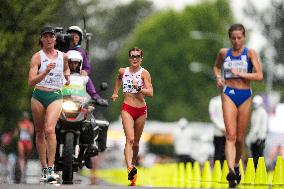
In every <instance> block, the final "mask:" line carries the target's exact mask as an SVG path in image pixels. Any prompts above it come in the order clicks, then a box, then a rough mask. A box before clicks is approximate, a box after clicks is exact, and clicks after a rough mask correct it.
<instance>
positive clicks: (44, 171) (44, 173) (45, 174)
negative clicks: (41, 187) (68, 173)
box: [40, 167, 47, 182]
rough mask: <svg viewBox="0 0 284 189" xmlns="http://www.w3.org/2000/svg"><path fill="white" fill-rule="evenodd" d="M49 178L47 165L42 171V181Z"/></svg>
mask: <svg viewBox="0 0 284 189" xmlns="http://www.w3.org/2000/svg"><path fill="white" fill-rule="evenodd" d="M46 180H47V167H44V168H43V169H42V171H41V178H40V182H46Z"/></svg>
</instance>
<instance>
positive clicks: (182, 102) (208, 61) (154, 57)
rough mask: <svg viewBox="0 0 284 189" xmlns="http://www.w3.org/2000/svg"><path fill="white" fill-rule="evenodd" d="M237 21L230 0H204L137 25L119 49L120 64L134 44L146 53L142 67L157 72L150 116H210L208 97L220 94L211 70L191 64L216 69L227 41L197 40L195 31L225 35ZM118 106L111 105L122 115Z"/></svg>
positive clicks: (167, 118) (114, 112)
mask: <svg viewBox="0 0 284 189" xmlns="http://www.w3.org/2000/svg"><path fill="white" fill-rule="evenodd" d="M230 23H232V12H231V11H230V6H229V4H228V2H227V1H225V0H218V1H216V2H211V1H210V2H203V3H200V4H198V5H195V6H189V7H187V8H186V9H184V10H183V11H182V12H175V11H171V10H170V11H162V12H159V13H156V14H154V15H152V16H151V17H149V18H146V19H145V20H144V21H143V23H142V24H140V25H139V26H137V27H136V29H135V30H134V33H133V36H132V38H131V39H130V40H129V41H128V42H127V43H126V44H125V46H123V48H122V50H121V51H120V53H119V59H118V60H119V62H118V66H117V67H125V66H127V64H126V62H128V56H127V52H128V50H129V49H130V48H131V47H133V46H138V47H140V48H142V49H143V51H144V59H143V63H142V66H144V67H145V68H146V69H148V70H149V71H150V73H151V75H152V80H153V86H154V98H153V99H149V100H148V105H149V114H148V118H149V119H156V120H162V121H173V120H177V119H179V118H180V117H185V118H188V119H189V120H194V121H206V120H208V102H209V99H210V98H211V97H212V96H214V95H216V94H217V93H218V91H217V89H216V86H215V82H214V81H213V80H212V77H209V76H208V72H200V73H193V72H191V71H190V70H189V69H188V66H189V64H190V63H191V62H200V63H201V64H202V65H203V66H204V67H206V68H208V69H210V70H212V68H213V64H214V61H215V58H216V54H217V52H218V50H219V49H220V47H222V43H221V42H219V41H216V40H208V39H207V40H206V39H203V40H196V39H193V38H191V36H190V31H193V30H199V31H202V32H210V33H215V34H218V35H220V36H223V37H225V36H226V33H227V28H228V26H229V25H230ZM119 104H120V103H116V105H115V106H114V107H113V108H112V115H118V113H117V112H119Z"/></svg>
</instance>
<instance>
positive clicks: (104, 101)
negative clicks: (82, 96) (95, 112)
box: [96, 98, 108, 106]
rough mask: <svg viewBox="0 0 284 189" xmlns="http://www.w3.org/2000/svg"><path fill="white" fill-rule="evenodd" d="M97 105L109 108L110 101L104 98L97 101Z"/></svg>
mask: <svg viewBox="0 0 284 189" xmlns="http://www.w3.org/2000/svg"><path fill="white" fill-rule="evenodd" d="M96 103H97V104H98V105H101V106H108V100H107V99H103V98H98V99H96Z"/></svg>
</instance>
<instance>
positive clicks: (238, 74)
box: [231, 68, 240, 76]
mask: <svg viewBox="0 0 284 189" xmlns="http://www.w3.org/2000/svg"><path fill="white" fill-rule="evenodd" d="M231 72H232V74H234V75H235V76H240V72H239V71H238V69H237V68H231Z"/></svg>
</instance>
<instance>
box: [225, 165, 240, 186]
mask: <svg viewBox="0 0 284 189" xmlns="http://www.w3.org/2000/svg"><path fill="white" fill-rule="evenodd" d="M227 181H228V182H229V188H235V187H236V186H237V184H238V183H237V175H236V173H235V171H233V170H232V169H230V170H229V173H228V175H227Z"/></svg>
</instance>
